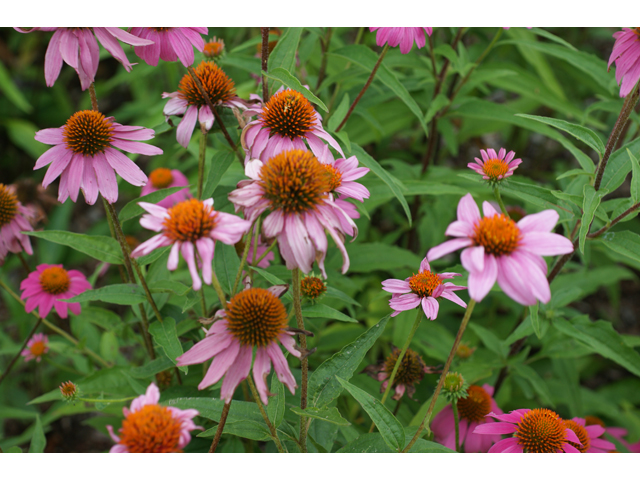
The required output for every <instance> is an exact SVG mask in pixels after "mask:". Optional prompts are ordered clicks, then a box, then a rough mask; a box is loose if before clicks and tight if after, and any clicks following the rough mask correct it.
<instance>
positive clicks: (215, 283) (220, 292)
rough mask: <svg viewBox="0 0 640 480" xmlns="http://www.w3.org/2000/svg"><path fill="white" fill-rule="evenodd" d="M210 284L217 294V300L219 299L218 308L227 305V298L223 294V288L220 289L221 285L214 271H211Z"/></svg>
mask: <svg viewBox="0 0 640 480" xmlns="http://www.w3.org/2000/svg"><path fill="white" fill-rule="evenodd" d="M211 286H212V287H213V289H214V290H215V291H216V294H217V295H218V300H220V308H225V307H226V305H227V299H226V297H225V295H224V290H222V286H221V285H220V282H219V281H218V277H217V276H216V272H211Z"/></svg>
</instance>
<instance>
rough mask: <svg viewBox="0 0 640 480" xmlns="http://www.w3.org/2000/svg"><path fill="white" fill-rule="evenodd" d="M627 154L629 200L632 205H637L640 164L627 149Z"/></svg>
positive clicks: (639, 196) (639, 193)
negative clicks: (629, 165)
mask: <svg viewBox="0 0 640 480" xmlns="http://www.w3.org/2000/svg"><path fill="white" fill-rule="evenodd" d="M627 153H628V154H629V158H630V159H631V172H633V173H632V176H631V199H632V200H633V203H638V201H639V200H640V164H638V159H637V158H636V157H635V156H634V155H633V153H631V150H629V149H628V148H627Z"/></svg>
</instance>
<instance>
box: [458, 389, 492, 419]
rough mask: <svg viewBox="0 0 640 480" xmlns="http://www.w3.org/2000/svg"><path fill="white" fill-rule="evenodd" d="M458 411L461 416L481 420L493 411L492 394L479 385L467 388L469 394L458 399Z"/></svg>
mask: <svg viewBox="0 0 640 480" xmlns="http://www.w3.org/2000/svg"><path fill="white" fill-rule="evenodd" d="M458 412H459V413H460V417H461V418H466V419H467V420H469V421H470V422H479V421H481V420H482V419H484V417H485V415H487V414H488V413H489V412H491V395H489V393H488V392H487V391H485V389H484V388H482V387H480V386H478V385H471V386H470V387H469V388H468V389H467V396H466V397H465V398H461V399H460V400H458Z"/></svg>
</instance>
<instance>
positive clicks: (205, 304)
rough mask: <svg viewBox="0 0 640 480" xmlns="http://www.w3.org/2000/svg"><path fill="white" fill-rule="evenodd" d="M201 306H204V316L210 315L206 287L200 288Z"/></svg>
mask: <svg viewBox="0 0 640 480" xmlns="http://www.w3.org/2000/svg"><path fill="white" fill-rule="evenodd" d="M200 306H201V307H202V316H203V317H205V318H206V317H207V316H208V312H207V299H206V298H205V296H204V288H201V289H200Z"/></svg>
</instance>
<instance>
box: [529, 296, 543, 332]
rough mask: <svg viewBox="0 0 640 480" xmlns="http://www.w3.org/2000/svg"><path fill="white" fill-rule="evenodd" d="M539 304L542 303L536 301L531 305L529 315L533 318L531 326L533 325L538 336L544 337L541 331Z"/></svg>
mask: <svg viewBox="0 0 640 480" xmlns="http://www.w3.org/2000/svg"><path fill="white" fill-rule="evenodd" d="M539 305H540V304H539V303H538V302H536V304H535V305H531V306H530V307H529V317H530V318H531V326H532V327H533V331H534V332H535V334H536V337H538V338H542V334H541V332H540V318H539V317H538V307H539Z"/></svg>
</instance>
